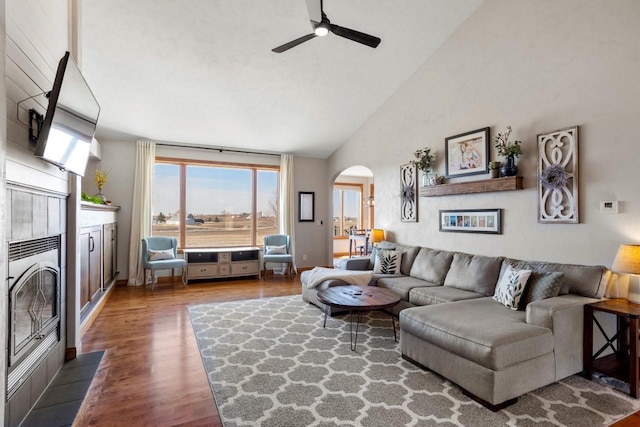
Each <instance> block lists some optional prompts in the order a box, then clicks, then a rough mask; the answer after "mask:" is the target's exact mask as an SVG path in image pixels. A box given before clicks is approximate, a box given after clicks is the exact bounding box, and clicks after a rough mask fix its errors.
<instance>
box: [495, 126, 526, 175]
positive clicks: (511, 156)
mask: <svg viewBox="0 0 640 427" xmlns="http://www.w3.org/2000/svg"><path fill="white" fill-rule="evenodd" d="M510 136H511V126H507V131H506V132H504V133H499V134H498V135H497V136H495V137H493V142H494V144H495V147H496V150H497V151H498V155H499V156H500V157H504V158H505V159H506V161H505V164H504V166H503V167H502V168H501V169H500V172H501V173H502V175H503V176H515V175H517V174H518V166H516V161H515V159H517V158H518V157H520V156H521V155H522V147H521V146H520V144H522V141H517V140H516V141H513V142H511V141H509V137H510Z"/></svg>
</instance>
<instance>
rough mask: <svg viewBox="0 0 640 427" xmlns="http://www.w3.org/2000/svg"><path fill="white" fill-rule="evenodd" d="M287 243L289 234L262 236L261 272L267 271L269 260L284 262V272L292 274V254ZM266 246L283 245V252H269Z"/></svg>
mask: <svg viewBox="0 0 640 427" xmlns="http://www.w3.org/2000/svg"><path fill="white" fill-rule="evenodd" d="M289 243H290V242H289V236H288V235H286V234H270V235H268V236H264V251H263V254H262V266H263V267H262V269H263V273H266V272H267V263H269V262H271V263H280V264H284V263H286V264H287V270H286V273H287V274H288V275H292V274H293V254H291V250H290V246H289ZM267 246H284V248H285V250H284V252H285V253H283V254H281V253H269V251H268V250H267Z"/></svg>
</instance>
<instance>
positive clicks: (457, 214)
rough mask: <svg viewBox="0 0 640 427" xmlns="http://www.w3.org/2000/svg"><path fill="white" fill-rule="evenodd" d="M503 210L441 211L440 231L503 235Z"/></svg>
mask: <svg viewBox="0 0 640 427" xmlns="http://www.w3.org/2000/svg"><path fill="white" fill-rule="evenodd" d="M501 217H502V209H466V210H443V211H440V231H451V232H455V233H487V234H502V219H501Z"/></svg>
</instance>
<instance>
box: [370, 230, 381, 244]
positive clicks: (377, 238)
mask: <svg viewBox="0 0 640 427" xmlns="http://www.w3.org/2000/svg"><path fill="white" fill-rule="evenodd" d="M383 240H384V230H381V229H379V228H374V229H373V230H371V243H373V246H377V245H378V243H380V242H382V241H383Z"/></svg>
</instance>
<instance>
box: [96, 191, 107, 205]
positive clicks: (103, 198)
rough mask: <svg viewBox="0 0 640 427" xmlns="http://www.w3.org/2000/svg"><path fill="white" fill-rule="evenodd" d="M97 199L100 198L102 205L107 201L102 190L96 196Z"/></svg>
mask: <svg viewBox="0 0 640 427" xmlns="http://www.w3.org/2000/svg"><path fill="white" fill-rule="evenodd" d="M96 197H100V200H101V201H102V203H104V202H106V201H107V196H105V195H104V194H102V190H101V189H98V194H96Z"/></svg>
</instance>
